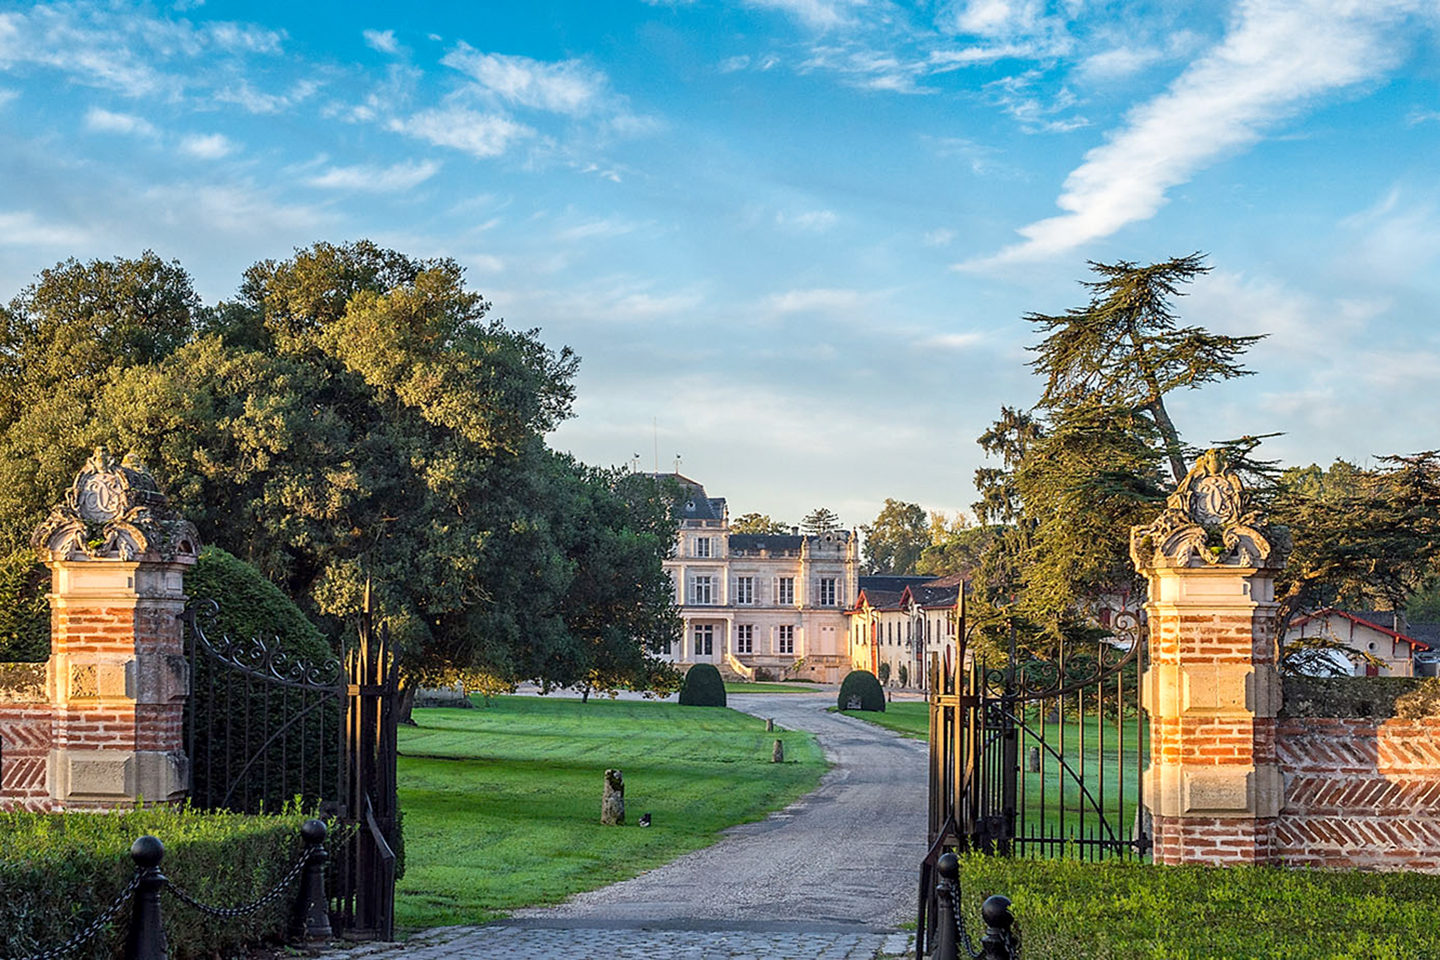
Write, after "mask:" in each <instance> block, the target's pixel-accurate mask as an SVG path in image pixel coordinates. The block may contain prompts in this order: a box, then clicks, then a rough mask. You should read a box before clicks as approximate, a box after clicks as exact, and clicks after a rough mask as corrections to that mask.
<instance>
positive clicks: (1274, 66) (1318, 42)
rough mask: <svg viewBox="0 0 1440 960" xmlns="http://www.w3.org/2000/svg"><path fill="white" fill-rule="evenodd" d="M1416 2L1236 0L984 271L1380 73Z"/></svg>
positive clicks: (1139, 207)
mask: <svg viewBox="0 0 1440 960" xmlns="http://www.w3.org/2000/svg"><path fill="white" fill-rule="evenodd" d="M1420 6H1421V4H1420V0H1388V2H1385V0H1371V2H1367V3H1358V4H1357V3H1351V2H1349V0H1248V2H1245V3H1243V4H1242V5H1241V6H1240V7H1239V9H1238V12H1237V13H1236V16H1235V19H1234V21H1233V22H1232V23H1231V25H1230V27H1229V30H1228V32H1227V34H1226V36H1225V38H1224V39H1223V40H1222V41H1221V42H1220V43H1219V44H1218V45H1217V46H1216V47H1214V48H1213V49H1212V50H1210V51H1209V52H1208V53H1206V54H1205V55H1204V56H1202V57H1201V58H1200V59H1199V60H1197V61H1196V62H1194V63H1192V64H1191V65H1190V67H1188V68H1187V69H1186V70H1185V72H1184V73H1183V74H1182V75H1181V76H1180V77H1179V78H1178V79H1176V80H1175V82H1174V83H1173V84H1171V86H1170V88H1169V89H1168V90H1167V91H1166V92H1165V93H1163V94H1162V95H1160V96H1158V97H1156V98H1154V99H1152V100H1150V101H1148V102H1146V103H1143V104H1141V105H1139V106H1137V107H1135V108H1134V109H1132V110H1131V111H1130V113H1129V115H1128V116H1127V118H1126V122H1125V125H1124V126H1123V127H1121V128H1120V129H1119V130H1118V131H1116V132H1115V133H1114V134H1112V135H1111V136H1110V138H1109V140H1108V142H1106V143H1105V144H1103V145H1101V146H1099V147H1096V148H1094V149H1093V150H1091V151H1090V152H1089V153H1088V154H1086V156H1085V161H1084V162H1083V163H1082V164H1081V165H1080V166H1079V167H1077V168H1076V169H1075V170H1073V171H1072V172H1071V173H1070V175H1069V176H1068V177H1067V178H1066V180H1065V186H1064V190H1063V191H1062V193H1061V195H1060V197H1059V199H1058V200H1057V204H1058V205H1059V207H1060V208H1061V209H1062V210H1064V211H1065V213H1063V214H1061V215H1059V216H1056V217H1051V218H1049V219H1045V220H1040V221H1038V222H1036V223H1032V224H1030V225H1029V226H1026V227H1022V228H1021V229H1020V231H1019V232H1020V234H1021V236H1023V237H1024V238H1025V239H1024V240H1023V241H1022V242H1021V243H1018V244H1015V245H1013V246H1011V247H1008V248H1006V249H1005V250H1003V251H1001V252H1000V253H999V254H998V255H996V256H994V257H991V258H987V259H986V260H983V261H975V262H972V263H970V264H965V265H962V266H964V267H967V268H977V269H978V268H984V267H986V266H990V265H993V264H997V263H1006V262H1015V261H1025V260H1034V259H1039V258H1045V257H1050V256H1055V255H1058V254H1062V253H1066V252H1069V251H1071V250H1074V249H1075V248H1076V247H1079V246H1081V245H1083V244H1085V243H1088V242H1090V241H1092V240H1096V239H1098V238H1100V237H1105V236H1109V235H1110V234H1112V233H1114V232H1115V231H1117V230H1119V229H1121V228H1122V227H1124V226H1125V225H1126V224H1129V223H1133V222H1135V221H1137V220H1145V219H1148V218H1150V217H1152V216H1154V215H1155V213H1156V211H1157V210H1159V209H1160V207H1161V206H1162V205H1163V204H1164V203H1165V201H1166V192H1167V191H1168V190H1169V189H1170V188H1172V187H1174V186H1177V185H1179V184H1181V183H1184V182H1186V181H1187V180H1189V179H1190V178H1191V177H1192V176H1194V175H1195V173H1196V172H1197V171H1198V170H1200V169H1202V168H1204V167H1205V166H1207V165H1208V164H1210V163H1212V162H1214V161H1215V160H1217V159H1218V158H1220V157H1222V156H1225V155H1228V154H1231V153H1234V152H1235V151H1237V150H1240V149H1243V148H1245V147H1248V146H1251V145H1252V144H1254V143H1255V142H1257V141H1258V140H1260V139H1261V137H1262V136H1264V133H1265V131H1267V130H1268V129H1269V128H1271V127H1272V126H1274V125H1275V124H1276V123H1277V122H1278V121H1280V120H1282V119H1284V118H1286V117H1289V116H1291V115H1293V114H1294V113H1296V112H1298V111H1300V110H1302V109H1303V108H1305V107H1306V106H1307V105H1309V104H1311V103H1312V102H1314V101H1315V100H1316V99H1317V98H1319V97H1321V96H1323V95H1324V94H1327V93H1331V92H1333V91H1336V90H1339V89H1342V88H1345V87H1349V86H1351V85H1353V84H1356V83H1359V82H1361V81H1363V80H1366V79H1368V78H1371V77H1374V76H1377V75H1379V74H1381V73H1383V72H1385V71H1386V70H1388V69H1389V68H1390V67H1391V66H1392V65H1393V64H1394V63H1395V62H1396V60H1397V59H1398V58H1399V56H1400V51H1401V49H1402V37H1401V36H1400V35H1399V31H1397V30H1396V29H1395V27H1396V25H1397V21H1399V20H1400V19H1401V18H1402V17H1403V16H1404V15H1405V14H1407V13H1409V12H1413V11H1416V10H1418V9H1419V8H1420Z"/></svg>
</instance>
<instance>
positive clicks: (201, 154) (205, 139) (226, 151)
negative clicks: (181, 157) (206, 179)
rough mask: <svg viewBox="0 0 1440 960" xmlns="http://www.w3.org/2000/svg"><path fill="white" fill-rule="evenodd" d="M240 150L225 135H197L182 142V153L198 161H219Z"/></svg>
mask: <svg viewBox="0 0 1440 960" xmlns="http://www.w3.org/2000/svg"><path fill="white" fill-rule="evenodd" d="M238 149H240V147H239V145H238V144H237V143H235V141H233V140H231V139H230V138H229V137H227V136H225V135H224V134H223V133H208V134H198V133H197V134H193V135H191V136H188V137H185V138H184V139H182V140H181V141H180V151H181V152H182V153H186V154H189V155H190V156H192V157H195V158H196V159H198V160H219V159H221V158H222V157H228V156H230V154H232V153H234V152H235V151H236V150H238Z"/></svg>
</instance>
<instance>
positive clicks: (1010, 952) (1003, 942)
mask: <svg viewBox="0 0 1440 960" xmlns="http://www.w3.org/2000/svg"><path fill="white" fill-rule="evenodd" d="M980 916H981V917H983V918H984V919H985V927H986V929H985V939H984V940H981V941H980V950H981V956H982V957H983V958H984V960H1016V958H1017V956H1018V951H1017V949H1016V948H1017V947H1019V945H1020V944H1019V942H1018V941H1019V937H1018V936H1017V935H1014V934H1012V933H1011V932H1010V928H1011V927H1013V926H1014V925H1015V915H1014V914H1013V913H1011V912H1010V898H1009V897H1002V896H1000V895H999V894H998V893H997V894H995V896H993V897H986V898H985V903H984V905H983V906H981V907H980Z"/></svg>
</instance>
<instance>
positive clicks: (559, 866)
mask: <svg viewBox="0 0 1440 960" xmlns="http://www.w3.org/2000/svg"><path fill="white" fill-rule="evenodd" d="M415 720H416V723H417V724H418V726H417V727H402V728H401V729H400V754H401V755H400V761H399V779H400V806H401V808H402V810H403V813H404V817H405V854H406V864H407V866H406V872H405V877H404V878H403V879H402V880H401V881H400V884H399V894H398V899H397V903H396V909H395V915H396V921H397V923H398V924H399V925H400V926H402V927H409V928H415V927H430V926H438V925H444V924H456V923H480V922H483V921H485V920H489V919H493V918H495V917H497V916H500V915H503V914H504V913H506V912H508V911H510V910H514V909H516V908H519V907H522V906H527V905H531V904H539V903H552V902H555V901H558V900H561V899H564V898H565V897H567V896H569V895H570V894H573V893H577V892H579V891H582V890H590V889H593V888H595V887H600V886H604V885H606V884H609V883H613V882H615V881H617V880H623V879H626V878H628V877H632V876H634V875H635V874H637V873H640V872H641V871H643V870H646V869H649V868H651V867H655V866H658V865H660V864H662V863H666V862H668V861H670V860H672V859H674V858H675V857H676V856H678V855H680V854H681V853H685V852H686V851H689V850H693V849H696V848H698V847H703V846H706V845H708V844H710V843H712V842H714V841H715V839H716V838H717V834H718V832H719V831H720V830H722V829H724V828H725V827H728V826H731V825H732V824H736V823H742V822H745V821H748V820H757V819H760V818H762V817H764V816H765V814H766V813H768V812H769V811H771V810H775V809H778V808H780V807H783V806H785V805H786V804H788V803H790V802H791V801H793V800H795V799H797V798H799V797H801V796H803V795H804V794H806V793H808V792H809V791H810V790H813V789H814V788H815V787H816V785H817V784H818V783H819V781H820V777H821V775H822V774H823V773H824V772H825V761H824V758H823V756H822V754H821V751H820V749H819V747H818V746H817V745H816V743H815V740H814V738H813V737H812V736H811V735H810V734H807V733H804V732H801V731H791V730H786V731H777V732H775V733H766V732H765V722H764V721H763V720H759V719H757V718H755V717H751V716H747V715H745V714H740V713H736V712H735V711H733V710H724V709H717V708H713V707H682V706H679V705H678V704H673V703H656V702H649V701H622V700H613V701H612V700H595V699H591V701H590V702H589V703H584V704H582V703H581V702H580V701H579V700H572V699H558V698H557V699H553V700H552V699H547V698H541V697H495V698H492V699H491V701H490V706H489V707H486V708H484V709H477V710H416V711H415ZM777 737H778V738H780V739H781V740H783V741H784V742H785V757H786V762H785V763H783V764H772V763H771V762H770V756H771V748H772V746H773V743H774V740H775V739H776V738H777ZM607 767H619V768H620V769H621V770H622V771H623V772H624V774H625V809H626V813H627V824H626V826H623V827H602V826H600V823H599V817H600V794H601V788H602V785H603V774H604V771H605V768H607ZM647 812H648V813H650V814H651V815H652V818H653V826H651V827H649V828H648V829H642V828H640V827H638V826H636V825H635V823H636V821H637V820H639V818H640V815H641V814H642V813H647Z"/></svg>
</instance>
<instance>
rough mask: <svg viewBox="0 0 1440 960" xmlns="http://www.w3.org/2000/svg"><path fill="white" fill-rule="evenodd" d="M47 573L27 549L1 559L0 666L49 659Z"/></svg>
mask: <svg viewBox="0 0 1440 960" xmlns="http://www.w3.org/2000/svg"><path fill="white" fill-rule="evenodd" d="M48 589H50V571H49V570H46V569H45V565H44V564H43V563H41V562H40V560H39V558H37V557H36V556H35V551H34V550H30V549H28V548H27V549H24V550H16V551H15V552H14V553H12V554H10V555H9V556H8V557H3V558H0V663H33V662H38V661H44V660H48V659H49V658H50V604H49V602H48V601H47V600H46V599H45V591H46V590H48Z"/></svg>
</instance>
